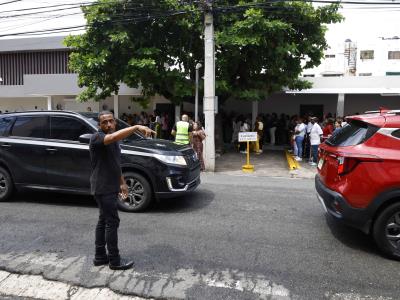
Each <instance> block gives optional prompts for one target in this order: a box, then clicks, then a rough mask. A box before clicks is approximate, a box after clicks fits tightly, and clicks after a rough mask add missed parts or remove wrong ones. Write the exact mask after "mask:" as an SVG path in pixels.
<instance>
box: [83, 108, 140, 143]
mask: <svg viewBox="0 0 400 300" xmlns="http://www.w3.org/2000/svg"><path fill="white" fill-rule="evenodd" d="M80 114H81V115H82V116H84V117H85V118H86V119H87V120H88V121H89V122H90V123H92V124H93V125H94V126H96V127H98V126H99V116H98V114H97V113H90V112H88V113H80ZM116 121H117V128H116V130H120V129H124V128H127V127H129V124H128V123H125V122H124V121H122V120H120V119H116ZM142 139H145V136H144V135H142V134H141V133H140V132H135V133H134V134H132V135H131V136H129V137H127V138H126V139H125V140H134V141H137V140H142Z"/></svg>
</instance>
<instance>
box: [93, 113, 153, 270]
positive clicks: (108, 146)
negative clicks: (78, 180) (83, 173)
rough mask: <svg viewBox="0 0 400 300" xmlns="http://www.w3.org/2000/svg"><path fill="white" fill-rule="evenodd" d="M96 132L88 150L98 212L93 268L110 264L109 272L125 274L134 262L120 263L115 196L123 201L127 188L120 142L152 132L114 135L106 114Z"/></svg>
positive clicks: (129, 131)
mask: <svg viewBox="0 0 400 300" xmlns="http://www.w3.org/2000/svg"><path fill="white" fill-rule="evenodd" d="M99 128H100V129H99V131H98V132H96V133H95V134H93V135H92V137H91V139H90V146H89V149H90V158H91V163H92V164H91V166H92V173H91V176H90V185H91V192H92V195H94V198H95V199H96V202H97V204H98V206H99V210H100V213H99V221H98V223H97V226H96V240H95V246H96V252H95V258H94V260H93V264H94V265H95V266H101V265H106V264H109V267H110V269H112V270H126V269H129V268H131V267H132V266H133V261H130V262H124V261H122V260H121V258H120V256H119V249H118V227H119V217H118V208H117V201H118V194H119V193H120V194H121V197H122V198H124V199H125V198H127V195H128V187H127V185H126V183H125V180H124V178H123V176H122V171H121V148H120V144H119V141H121V140H123V139H125V138H127V137H128V136H130V135H132V134H133V133H134V132H135V131H140V132H141V133H142V134H144V135H145V136H150V135H151V134H152V133H154V131H152V130H150V129H149V128H147V127H145V126H140V125H136V126H132V127H128V128H124V129H121V130H119V131H115V129H116V121H115V119H114V115H113V113H112V112H109V111H103V112H101V113H99ZM106 246H107V250H108V255H107V251H106Z"/></svg>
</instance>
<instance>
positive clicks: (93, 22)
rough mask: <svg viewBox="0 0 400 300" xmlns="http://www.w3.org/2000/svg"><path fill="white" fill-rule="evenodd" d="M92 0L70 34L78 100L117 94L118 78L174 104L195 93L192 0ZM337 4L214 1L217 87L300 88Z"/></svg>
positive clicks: (249, 93) (243, 92) (227, 91)
mask: <svg viewBox="0 0 400 300" xmlns="http://www.w3.org/2000/svg"><path fill="white" fill-rule="evenodd" d="M190 2H191V3H188V2H187V1H180V0H123V1H116V0H99V1H98V2H96V3H94V4H93V5H89V6H86V7H83V8H82V9H83V12H84V15H85V18H86V20H87V31H86V32H85V33H84V34H82V35H78V36H69V37H68V38H66V40H65V43H66V45H67V46H69V47H71V48H72V50H73V52H72V53H71V56H70V68H71V69H72V70H73V71H75V72H77V73H78V75H79V79H78V80H79V82H78V83H79V85H80V86H81V87H85V90H84V91H83V92H82V93H81V94H80V95H79V99H80V100H81V101H87V100H89V99H94V100H100V99H103V98H105V97H107V96H110V95H111V94H112V93H115V94H117V93H118V90H119V84H120V82H123V83H125V84H127V85H128V86H129V87H132V88H139V87H140V88H141V89H142V94H143V98H142V99H139V101H142V102H143V101H146V100H147V99H149V97H151V96H154V95H155V94H159V95H162V96H164V97H166V98H167V99H169V100H171V101H172V102H174V103H176V104H178V103H181V102H182V101H183V100H185V99H191V98H192V97H193V95H194V77H195V65H196V63H197V62H202V61H203V59H204V52H203V45H204V40H203V38H204V36H203V11H204V9H205V6H199V4H198V2H199V1H194V2H193V1H190ZM338 8H339V7H338V5H336V4H332V5H324V6H320V7H314V6H313V5H312V4H311V3H309V2H304V1H284V0H278V1H277V0H275V1H272V0H268V1H266V0H264V1H261V0H259V1H256V0H253V1H245V0H236V1H235V0H226V1H222V0H221V1H214V7H213V13H214V15H215V28H216V29H215V37H216V79H217V83H216V88H217V95H218V96H219V97H220V99H221V100H222V101H224V99H227V98H229V97H234V98H237V99H242V100H252V101H254V100H262V99H265V96H266V95H268V94H271V93H274V92H277V91H280V90H282V88H283V87H289V88H291V89H303V88H307V87H309V84H308V83H307V82H305V81H302V80H300V79H299V75H300V73H301V72H302V70H303V68H311V67H314V66H317V65H319V64H320V61H321V58H322V56H323V51H324V49H326V48H327V44H326V40H325V31H326V26H325V24H329V23H334V22H339V21H341V19H342V17H341V15H340V14H339V13H338Z"/></svg>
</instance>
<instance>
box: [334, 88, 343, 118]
mask: <svg viewBox="0 0 400 300" xmlns="http://www.w3.org/2000/svg"><path fill="white" fill-rule="evenodd" d="M344 98H345V94H339V95H338V101H337V109H336V116H337V117H343V116H344Z"/></svg>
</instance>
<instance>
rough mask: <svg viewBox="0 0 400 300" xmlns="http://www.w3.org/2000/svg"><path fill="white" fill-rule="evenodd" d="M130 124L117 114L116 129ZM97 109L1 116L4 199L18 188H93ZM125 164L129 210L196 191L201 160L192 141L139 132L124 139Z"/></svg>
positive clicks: (0, 191)
mask: <svg viewBox="0 0 400 300" xmlns="http://www.w3.org/2000/svg"><path fill="white" fill-rule="evenodd" d="M127 126H129V125H128V124H126V123H124V122H123V121H121V120H117V129H121V128H125V127H127ZM97 130H98V119H97V114H95V113H75V112H67V111H34V112H17V113H8V114H4V115H1V116H0V201H5V200H7V199H9V198H10V196H11V195H12V193H13V192H14V191H15V189H17V190H18V189H31V190H42V191H43V190H47V191H59V192H67V193H77V194H87V195H89V194H90V182H89V178H90V172H91V166H90V164H91V162H90V154H89V140H90V137H91V135H92V134H93V133H95V132H96V131H97ZM121 150H122V151H121V152H122V158H121V168H122V172H123V175H124V177H125V180H126V183H127V185H128V187H129V201H122V200H120V201H118V206H119V208H120V209H121V210H124V211H130V212H134V211H141V210H144V209H146V208H147V207H148V206H149V205H150V203H151V202H152V201H153V200H154V199H161V198H166V197H174V196H177V195H181V194H185V193H187V192H190V191H193V190H194V189H196V187H197V186H198V185H199V184H200V163H199V160H198V159H197V156H196V154H195V152H194V151H193V149H192V148H191V147H190V146H181V145H176V144H174V143H172V142H170V141H166V140H159V139H149V138H145V137H144V136H142V135H141V134H139V133H136V134H134V135H132V136H130V137H129V138H127V139H125V140H124V141H122V143H121Z"/></svg>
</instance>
